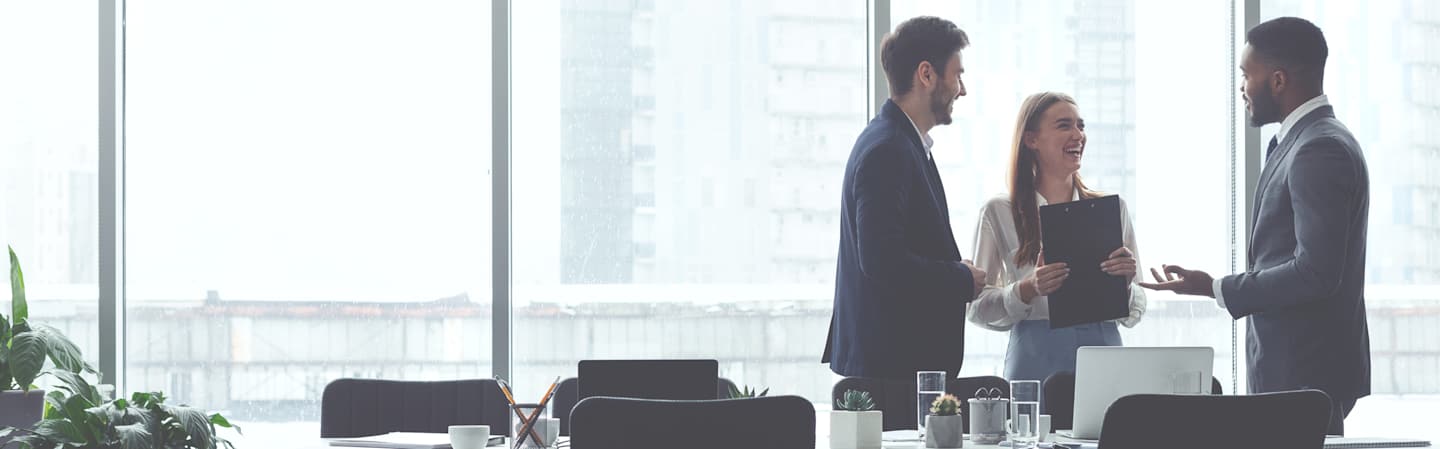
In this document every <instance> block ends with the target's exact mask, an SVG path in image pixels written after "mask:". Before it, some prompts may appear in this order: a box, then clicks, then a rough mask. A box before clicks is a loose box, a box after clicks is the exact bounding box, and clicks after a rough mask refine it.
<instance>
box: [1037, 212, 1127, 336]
mask: <svg viewBox="0 0 1440 449" xmlns="http://www.w3.org/2000/svg"><path fill="white" fill-rule="evenodd" d="M1121 232H1122V230H1121V222H1120V197H1119V196H1117V195H1110V196H1104V197H1100V198H1093V199H1087V200H1080V201H1072V202H1069V203H1060V204H1052V205H1048V206H1041V207H1040V242H1041V245H1042V247H1043V248H1044V252H1045V263H1047V264H1051V263H1057V262H1064V263H1066V264H1068V265H1069V268H1070V277H1068V278H1066V279H1065V283H1064V284H1061V285H1060V289H1059V290H1056V291H1055V292H1054V293H1051V294H1050V296H1049V302H1050V328H1051V329H1059V328H1062V327H1070V326H1075V325H1078V324H1086V323H1095V322H1100V321H1107V320H1113V319H1117V318H1124V317H1126V316H1129V315H1130V286H1129V285H1127V284H1128V282H1127V281H1126V279H1125V278H1123V277H1119V276H1111V275H1109V274H1106V273H1105V272H1104V271H1102V270H1101V269H1100V263H1101V262H1104V261H1105V260H1106V259H1108V258H1109V256H1110V253H1111V252H1113V251H1115V249H1116V248H1119V247H1121V246H1123V245H1124V238H1123V236H1122V235H1121Z"/></svg>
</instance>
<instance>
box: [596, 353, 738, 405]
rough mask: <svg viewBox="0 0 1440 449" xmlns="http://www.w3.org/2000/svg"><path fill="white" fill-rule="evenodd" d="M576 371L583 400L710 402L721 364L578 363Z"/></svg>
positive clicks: (682, 361) (671, 361)
mask: <svg viewBox="0 0 1440 449" xmlns="http://www.w3.org/2000/svg"><path fill="white" fill-rule="evenodd" d="M577 368H578V369H577V370H576V371H577V373H578V375H577V376H576V378H577V379H579V384H578V385H577V388H578V390H579V395H580V399H582V400H583V399H585V398H588V397H591V396H611V397H621V398H644V399H683V400H705V399H713V398H714V397H715V396H714V394H712V393H713V392H714V389H715V384H716V382H718V381H719V379H720V362H717V361H715V360H702V359H692V360H581V361H580V363H579V365H578V367H577Z"/></svg>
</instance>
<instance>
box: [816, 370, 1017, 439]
mask: <svg viewBox="0 0 1440 449" xmlns="http://www.w3.org/2000/svg"><path fill="white" fill-rule="evenodd" d="M981 388H984V389H987V390H988V389H990V388H995V389H998V390H1000V394H1001V395H1003V396H1004V397H1006V398H1008V397H1010V383H1009V382H1006V381H1005V379H1002V378H999V377H996V376H977V377H961V378H958V379H949V380H946V381H945V392H946V393H949V394H952V395H955V397H957V398H959V399H960V402H961V404H965V403H967V401H969V400H970V398H972V397H975V390H978V389H981ZM847 390H857V391H865V392H869V393H870V399H871V400H872V401H874V402H875V408H876V409H878V410H880V411H882V412H884V415H883V417H882V418H881V419H883V420H884V424H882V426H881V427H883V428H884V430H887V431H888V430H902V429H915V428H918V427H919V426H917V425H916V423H915V419H916V418H917V417H916V416H915V415H916V414H917V413H918V411H919V410H920V407H919V405H918V404H916V403H915V401H916V400H918V398H916V397H915V381H914V380H909V381H905V380H886V379H875V378H869V377H846V378H844V379H840V381H839V382H836V383H835V387H833V388H831V389H830V399H831V401H832V403H833V401H834V400H836V399H840V398H841V397H844V395H845V391H847ZM961 410H962V412H961V413H962V414H968V413H969V406H968V405H962V407H961ZM960 422H961V425H962V426H963V427H964V428H965V431H966V432H969V431H970V420H969V419H963V420H961V421H960Z"/></svg>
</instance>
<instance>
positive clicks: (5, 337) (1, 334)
mask: <svg viewBox="0 0 1440 449" xmlns="http://www.w3.org/2000/svg"><path fill="white" fill-rule="evenodd" d="M0 342H6V343H8V342H10V320H9V319H7V318H5V316H4V315H0ZM0 346H3V345H0Z"/></svg>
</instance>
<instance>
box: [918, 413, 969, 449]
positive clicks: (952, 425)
mask: <svg viewBox="0 0 1440 449" xmlns="http://www.w3.org/2000/svg"><path fill="white" fill-rule="evenodd" d="M964 445H965V423H964V421H961V420H960V415H951V416H935V415H930V416H926V417H925V447H927V448H935V449H940V448H945V449H949V448H957V447H963V446H964Z"/></svg>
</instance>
